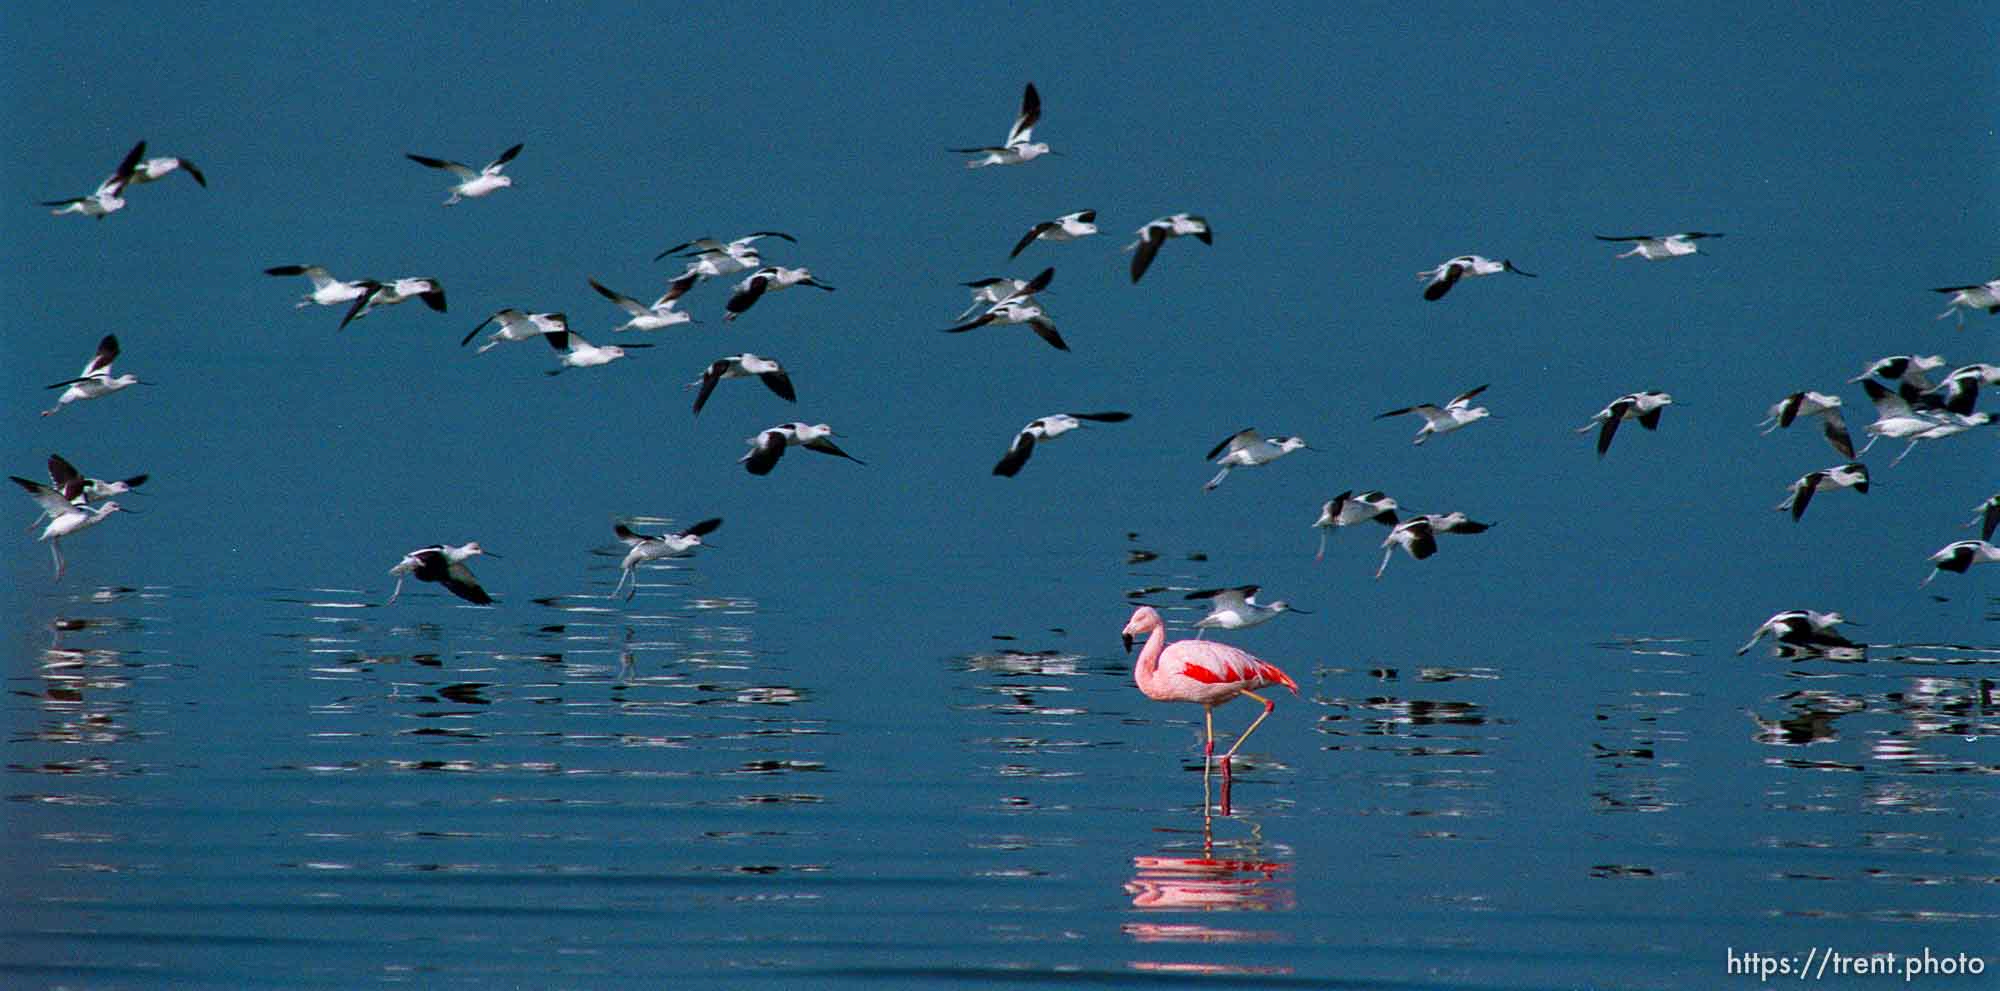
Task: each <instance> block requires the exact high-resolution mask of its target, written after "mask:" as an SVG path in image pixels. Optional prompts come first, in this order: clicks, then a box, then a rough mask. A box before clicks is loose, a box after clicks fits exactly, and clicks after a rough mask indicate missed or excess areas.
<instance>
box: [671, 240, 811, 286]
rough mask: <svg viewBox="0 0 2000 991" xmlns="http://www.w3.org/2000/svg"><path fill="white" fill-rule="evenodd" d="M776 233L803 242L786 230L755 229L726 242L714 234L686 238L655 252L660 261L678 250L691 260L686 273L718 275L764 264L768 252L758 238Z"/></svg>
mask: <svg viewBox="0 0 2000 991" xmlns="http://www.w3.org/2000/svg"><path fill="white" fill-rule="evenodd" d="M767 237H775V238H777V239H778V240H780V241H789V242H791V243H793V244H797V243H799V239H798V238H795V237H793V236H791V235H790V234H787V233H785V232H784V231H751V232H750V233H748V234H745V235H743V236H742V237H739V238H737V239H736V240H734V241H729V242H723V241H718V240H716V239H714V238H712V237H698V238H695V239H694V240H692V241H683V242H681V243H679V244H676V245H674V246H673V247H671V248H668V249H667V250H665V251H662V252H660V253H659V254H657V255H654V256H653V260H654V261H659V260H660V259H662V258H665V257H667V256H668V255H672V254H678V255H679V256H680V257H682V258H686V259H690V260H689V261H688V266H687V271H686V272H684V273H683V274H684V275H696V276H700V277H701V278H704V279H718V278H721V277H723V276H725V275H735V274H736V273H738V272H751V271H755V270H757V269H760V268H763V267H764V256H763V255H761V254H758V252H757V241H758V240H759V239H761V238H767Z"/></svg>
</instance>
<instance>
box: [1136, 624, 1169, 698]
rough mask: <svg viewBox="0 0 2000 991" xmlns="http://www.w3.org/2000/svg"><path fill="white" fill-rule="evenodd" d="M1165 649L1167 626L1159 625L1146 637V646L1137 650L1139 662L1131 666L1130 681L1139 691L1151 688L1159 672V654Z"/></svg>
mask: <svg viewBox="0 0 2000 991" xmlns="http://www.w3.org/2000/svg"><path fill="white" fill-rule="evenodd" d="M1166 649H1167V625H1166V624H1165V623H1161V624H1159V625H1157V626H1154V627H1153V632H1151V633H1149V634H1147V635H1146V645H1145V646H1144V647H1141V648H1139V662H1138V663H1137V664H1134V665H1133V666H1132V680H1133V681H1134V682H1136V683H1137V684H1138V686H1139V690H1140V691H1145V690H1146V689H1147V688H1149V687H1151V685H1152V681H1153V678H1154V676H1155V675H1157V674H1159V670H1160V654H1161V653H1162V652H1164V651H1165V650H1166Z"/></svg>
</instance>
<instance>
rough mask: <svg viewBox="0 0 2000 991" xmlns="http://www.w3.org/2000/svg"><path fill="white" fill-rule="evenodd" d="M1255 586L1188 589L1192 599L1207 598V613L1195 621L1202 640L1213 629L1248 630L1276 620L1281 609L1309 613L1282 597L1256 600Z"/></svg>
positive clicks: (1196, 636) (1189, 597)
mask: <svg viewBox="0 0 2000 991" xmlns="http://www.w3.org/2000/svg"><path fill="white" fill-rule="evenodd" d="M1257 589H1258V586H1256V585H1238V586H1236V587H1235V588H1204V589H1201V590H1199V591H1194V592H1189V593H1188V594H1187V598H1188V599H1189V600H1190V601H1193V600H1196V599H1207V600H1208V615H1206V616H1203V617H1202V618H1200V619H1198V620H1195V621H1194V628H1195V629H1196V630H1199V631H1201V632H1199V633H1196V634H1195V639H1196V640H1199V639H1201V638H1202V637H1203V636H1205V635H1207V633H1208V631H1210V630H1247V629H1249V628H1250V627H1253V626H1257V625H1259V624H1262V623H1268V622H1270V621H1271V620H1274V619H1277V618H1278V614H1279V613H1282V612H1295V613H1298V614H1299V615H1301V616H1310V615H1312V614H1311V613H1309V612H1307V611H1305V610H1304V609H1294V608H1292V606H1291V603H1289V602H1286V601H1285V600H1283V599H1279V600H1277V601H1275V602H1272V603H1270V604H1269V605H1266V604H1264V603H1262V602H1258V601H1257Z"/></svg>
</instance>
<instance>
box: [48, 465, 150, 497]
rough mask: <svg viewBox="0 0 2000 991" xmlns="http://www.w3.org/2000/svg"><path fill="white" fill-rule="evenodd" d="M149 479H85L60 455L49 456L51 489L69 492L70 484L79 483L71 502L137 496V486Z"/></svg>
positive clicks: (140, 477) (136, 476)
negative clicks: (129, 495)
mask: <svg viewBox="0 0 2000 991" xmlns="http://www.w3.org/2000/svg"><path fill="white" fill-rule="evenodd" d="M151 477H152V476H151V475H133V476H131V477H129V478H119V479H110V480H107V479H102V478H87V477H85V476H84V474H83V472H81V471H78V470H77V468H76V466H75V465H73V464H70V463H69V461H68V460H67V459H65V458H64V457H63V456H62V455H60V454H51V455H49V484H50V485H51V486H52V487H54V488H55V489H56V490H58V491H63V492H67V491H69V490H70V487H71V483H72V482H77V483H81V484H80V486H79V487H78V488H77V495H76V497H75V498H73V499H71V500H70V501H72V502H79V501H80V502H101V501H103V500H105V499H109V498H111V497H112V496H118V495H125V494H126V493H132V494H134V495H137V494H139V493H137V492H136V491H135V490H136V489H138V487H139V486H141V485H144V484H146V479H148V478H151Z"/></svg>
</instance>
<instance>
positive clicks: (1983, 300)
mask: <svg viewBox="0 0 2000 991" xmlns="http://www.w3.org/2000/svg"><path fill="white" fill-rule="evenodd" d="M1931 291H1932V292H1941V293H1948V294H1950V296H1951V304H1950V305H1948V306H1946V307H1945V309H1944V312H1943V313H1940V314H1938V315H1937V318H1938V319H1939V320H1943V319H1944V318H1945V317H1949V316H1954V315H1956V316H1957V317H1958V325H1959V326H1960V327H1963V326H1965V311H1966V310H1985V311H1986V312H1988V313H2000V279H1994V280H1993V281H1991V282H1981V283H1979V284H1977V285H1970V286H1945V287H1943V288H1941V289H1933V290H1931Z"/></svg>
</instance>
